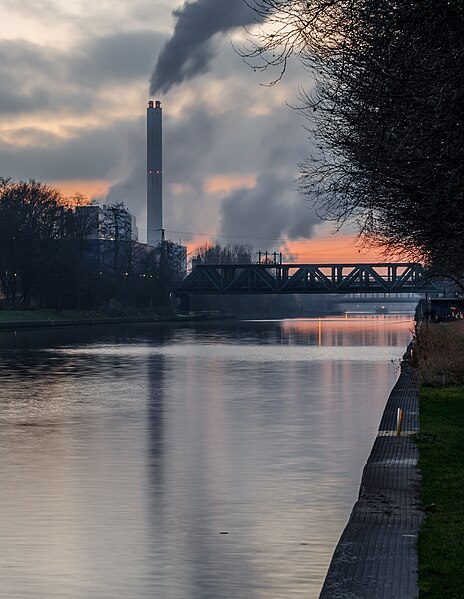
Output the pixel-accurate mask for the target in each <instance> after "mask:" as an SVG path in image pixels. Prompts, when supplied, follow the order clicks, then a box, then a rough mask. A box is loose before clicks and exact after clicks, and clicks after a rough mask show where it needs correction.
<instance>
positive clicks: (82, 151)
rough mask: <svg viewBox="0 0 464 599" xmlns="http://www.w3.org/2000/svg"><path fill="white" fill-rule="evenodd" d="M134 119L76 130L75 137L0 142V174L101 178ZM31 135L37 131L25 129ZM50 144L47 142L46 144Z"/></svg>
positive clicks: (5, 175) (29, 176) (60, 177)
mask: <svg viewBox="0 0 464 599" xmlns="http://www.w3.org/2000/svg"><path fill="white" fill-rule="evenodd" d="M132 127H133V123H129V122H125V123H124V122H120V121H119V122H118V123H116V124H115V125H113V126H111V127H107V128H100V129H89V130H83V131H82V132H76V136H75V137H73V138H71V139H61V138H58V137H53V136H51V135H50V134H45V136H46V138H45V139H41V138H37V139H36V143H35V144H34V143H31V144H29V145H28V146H27V147H15V146H13V145H11V144H7V143H5V142H0V169H1V170H0V176H3V177H13V178H14V179H28V178H37V179H44V180H53V179H100V178H103V177H105V176H106V175H107V173H108V171H109V170H110V169H111V168H112V167H114V165H115V164H116V163H117V160H118V158H119V148H120V145H121V143H122V140H123V139H124V138H125V137H126V136H127V134H128V132H129V131H130V130H131V129H132ZM23 133H24V136H31V135H33V134H34V131H33V130H32V131H30V130H27V131H24V132H23ZM44 144H46V145H44Z"/></svg>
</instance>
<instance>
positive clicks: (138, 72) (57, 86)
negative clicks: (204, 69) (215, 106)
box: [0, 30, 164, 115]
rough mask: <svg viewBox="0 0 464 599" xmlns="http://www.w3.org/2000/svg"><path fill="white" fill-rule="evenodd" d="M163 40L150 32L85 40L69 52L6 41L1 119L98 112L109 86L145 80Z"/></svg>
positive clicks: (2, 45) (0, 63) (0, 49)
mask: <svg viewBox="0 0 464 599" xmlns="http://www.w3.org/2000/svg"><path fill="white" fill-rule="evenodd" d="M163 41H164V38H163V37H162V36H161V35H160V34H156V33H153V32H152V31H147V30H141V31H140V30H139V31H132V32H122V33H121V32H117V33H114V34H112V35H109V36H101V37H98V38H93V39H90V40H87V39H86V40H83V41H82V42H81V44H80V45H79V46H73V47H72V48H71V49H69V50H63V49H59V48H48V47H45V46H42V45H39V44H33V43H31V42H28V41H24V40H2V41H0V81H1V82H2V85H1V87H0V114H2V113H3V114H10V115H12V114H15V113H17V114H20V113H23V112H30V111H43V110H54V111H59V112H60V113H63V112H66V110H69V111H73V112H75V113H77V114H83V113H85V112H87V111H89V110H91V109H92V108H94V107H95V104H96V102H98V101H100V99H99V93H100V92H101V91H102V90H104V87H105V86H106V85H108V84H109V83H118V82H121V83H126V84H128V83H130V82H132V81H134V80H135V79H137V78H140V79H144V78H145V77H146V76H147V74H148V73H149V72H150V65H151V64H152V62H153V56H154V55H155V54H156V52H157V49H159V48H160V47H161V44H162V42H163ZM84 91H85V93H83V92H84Z"/></svg>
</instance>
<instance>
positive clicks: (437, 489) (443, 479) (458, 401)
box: [418, 386, 464, 599]
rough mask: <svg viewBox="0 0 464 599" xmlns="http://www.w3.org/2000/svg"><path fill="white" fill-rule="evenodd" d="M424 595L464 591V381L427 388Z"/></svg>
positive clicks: (422, 443) (451, 597) (422, 440)
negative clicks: (457, 383)
mask: <svg viewBox="0 0 464 599" xmlns="http://www.w3.org/2000/svg"><path fill="white" fill-rule="evenodd" d="M420 417H421V428H420V433H419V435H418V444H419V451H420V461H419V467H420V470H421V473H422V499H423V503H424V505H425V509H426V512H427V518H426V521H425V524H424V526H423V527H422V529H421V532H420V536H419V584H420V589H421V597H427V598H433V599H435V598H436V599H443V597H446V598H447V599H457V598H458V597H461V598H462V597H464V568H463V563H464V386H455V387H446V388H443V389H438V388H431V387H423V388H422V390H421V407H420Z"/></svg>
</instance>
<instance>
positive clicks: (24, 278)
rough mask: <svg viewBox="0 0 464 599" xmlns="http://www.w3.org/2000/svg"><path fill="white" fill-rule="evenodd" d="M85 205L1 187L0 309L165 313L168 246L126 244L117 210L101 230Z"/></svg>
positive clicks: (32, 189)
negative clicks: (116, 308) (110, 308)
mask: <svg viewBox="0 0 464 599" xmlns="http://www.w3.org/2000/svg"><path fill="white" fill-rule="evenodd" d="M86 204H88V202H87V201H86V199H85V198H84V197H83V196H81V195H80V194H76V195H75V196H74V197H72V198H70V199H68V200H66V199H64V198H63V197H62V195H61V194H60V192H59V191H58V190H56V189H54V188H53V187H50V186H47V185H44V184H42V183H40V182H38V181H34V180H30V181H27V182H26V181H12V180H10V179H0V291H2V293H3V306H4V307H5V308H10V309H17V308H22V309H28V308H31V307H34V308H50V309H57V310H61V309H92V308H96V307H100V306H102V305H108V304H110V303H113V304H114V305H118V304H120V305H125V306H127V305H131V306H134V307H136V308H137V309H139V310H143V309H151V310H154V309H162V308H166V307H168V306H169V304H170V287H171V280H172V278H173V276H174V274H175V273H174V272H173V264H175V256H174V254H175V249H176V248H175V244H173V243H172V242H169V241H165V242H164V243H163V244H162V245H161V244H160V245H159V246H158V247H156V248H150V247H149V246H146V245H143V244H139V243H137V241H135V240H134V239H131V236H130V233H129V232H128V230H127V227H128V223H127V218H124V215H125V214H127V213H125V210H124V205H123V204H114V205H112V206H109V207H108V208H107V210H106V211H105V216H104V218H103V220H102V222H101V223H99V222H97V221H96V219H95V215H94V214H93V213H92V211H91V210H90V211H89V210H85V209H82V208H83V207H85V206H86ZM96 227H98V232H96V230H95V229H96ZM96 233H98V235H97V236H98V238H96Z"/></svg>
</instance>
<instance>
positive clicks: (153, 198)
mask: <svg viewBox="0 0 464 599" xmlns="http://www.w3.org/2000/svg"><path fill="white" fill-rule="evenodd" d="M162 229H163V156H162V108H161V102H159V101H158V100H157V101H156V102H155V105H154V106H153V102H152V101H151V100H150V102H148V107H147V244H148V245H153V246H155V245H157V244H158V243H159V242H160V241H161V233H162Z"/></svg>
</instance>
